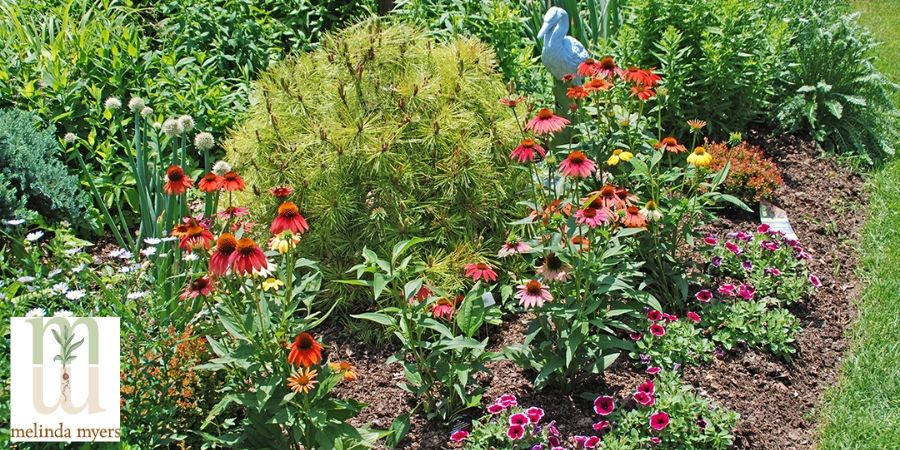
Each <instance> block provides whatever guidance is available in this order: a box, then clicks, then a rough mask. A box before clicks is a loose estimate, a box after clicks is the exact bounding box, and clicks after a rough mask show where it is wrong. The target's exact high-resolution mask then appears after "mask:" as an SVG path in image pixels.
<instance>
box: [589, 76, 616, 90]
mask: <svg viewBox="0 0 900 450" xmlns="http://www.w3.org/2000/svg"><path fill="white" fill-rule="evenodd" d="M612 87H613V85H612V83H610V82H609V81H606V80H605V79H603V78H594V79H592V80H591V81H588V82H587V83H584V90H585V91H587V92H591V93H594V92H602V91H608V90H609V89H610V88H612Z"/></svg>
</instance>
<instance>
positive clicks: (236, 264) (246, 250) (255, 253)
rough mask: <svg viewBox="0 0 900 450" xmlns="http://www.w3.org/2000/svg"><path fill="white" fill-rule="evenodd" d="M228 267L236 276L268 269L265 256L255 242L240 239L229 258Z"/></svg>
mask: <svg viewBox="0 0 900 450" xmlns="http://www.w3.org/2000/svg"><path fill="white" fill-rule="evenodd" d="M228 265H230V266H231V270H232V271H234V273H236V274H238V275H247V274H250V273H252V272H253V271H254V270H263V269H266V268H268V267H269V262H268V261H267V260H266V254H265V253H263V251H262V250H260V248H259V246H258V245H256V242H254V241H253V239H250V238H241V239H239V240H238V241H237V244H236V245H235V250H234V252H233V253H232V254H231V257H230V258H229V261H228Z"/></svg>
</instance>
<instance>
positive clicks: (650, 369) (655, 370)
mask: <svg viewBox="0 0 900 450" xmlns="http://www.w3.org/2000/svg"><path fill="white" fill-rule="evenodd" d="M661 371H662V369H661V368H659V367H655V366H654V367H648V368H647V370H646V372H647V373H648V374H650V375H657V374H659V372H661Z"/></svg>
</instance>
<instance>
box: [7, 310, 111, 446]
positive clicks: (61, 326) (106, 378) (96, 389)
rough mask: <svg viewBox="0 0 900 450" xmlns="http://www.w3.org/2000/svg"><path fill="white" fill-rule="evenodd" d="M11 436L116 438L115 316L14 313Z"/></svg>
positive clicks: (25, 438)
mask: <svg viewBox="0 0 900 450" xmlns="http://www.w3.org/2000/svg"><path fill="white" fill-rule="evenodd" d="M10 329H11V339H10V341H11V342H10V345H11V351H10V371H11V375H12V376H11V380H10V396H11V399H10V409H11V410H10V413H11V414H10V416H11V417H10V438H11V440H12V441H31V442H42V441H118V440H119V319H118V318H117V317H33V318H24V317H14V318H12V324H11V327H10Z"/></svg>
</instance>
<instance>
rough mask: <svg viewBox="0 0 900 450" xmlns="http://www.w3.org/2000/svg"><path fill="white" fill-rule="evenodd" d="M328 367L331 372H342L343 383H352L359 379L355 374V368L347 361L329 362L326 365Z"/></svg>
mask: <svg viewBox="0 0 900 450" xmlns="http://www.w3.org/2000/svg"><path fill="white" fill-rule="evenodd" d="M328 367H330V368H331V370H332V371H333V372H342V373H343V374H344V381H353V380H355V379H357V378H359V374H358V373H356V367H354V366H353V364H350V363H349V362H347V361H338V362H330V363H328Z"/></svg>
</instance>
